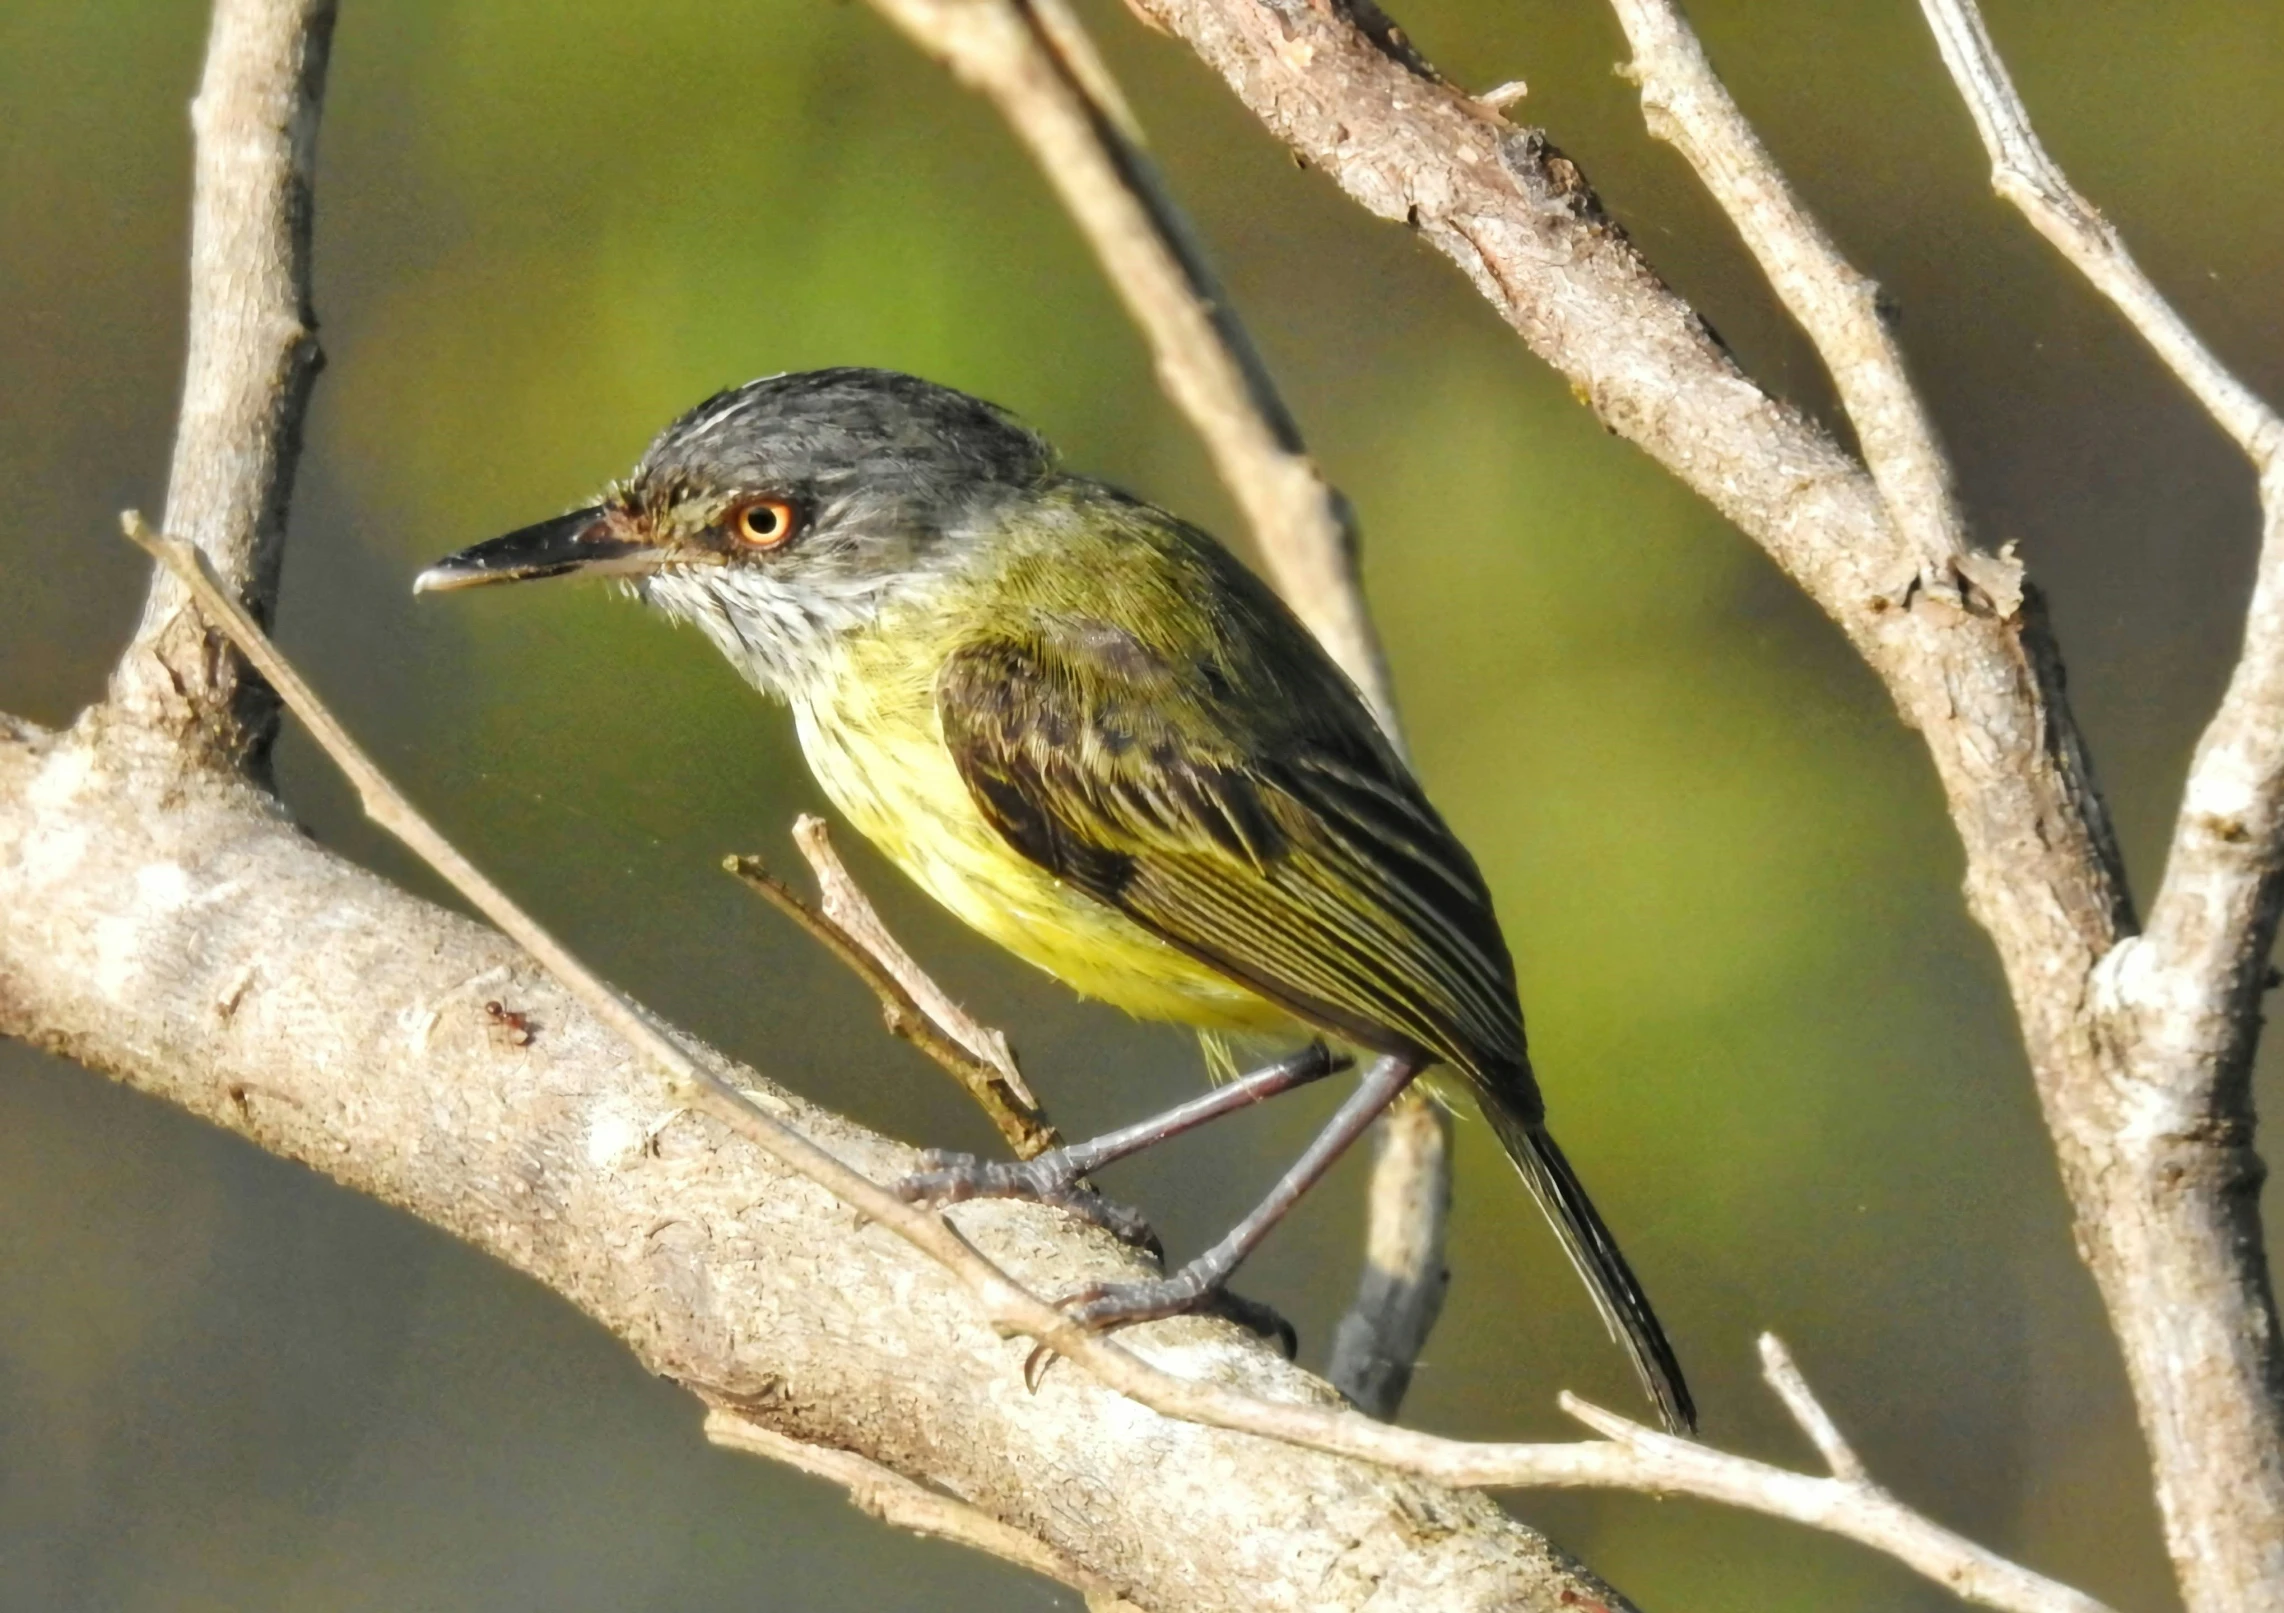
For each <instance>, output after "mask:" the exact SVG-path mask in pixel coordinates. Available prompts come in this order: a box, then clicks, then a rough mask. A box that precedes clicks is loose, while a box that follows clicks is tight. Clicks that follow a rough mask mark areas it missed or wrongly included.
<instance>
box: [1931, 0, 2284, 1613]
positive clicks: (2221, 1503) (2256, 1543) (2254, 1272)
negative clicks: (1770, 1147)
mask: <svg viewBox="0 0 2284 1613" xmlns="http://www.w3.org/2000/svg"><path fill="white" fill-rule="evenodd" d="M1922 5H1923V9H1924V10H1925V11H1926V13H1927V19H1928V23H1929V25H1930V27H1931V28H1932V29H1933V30H1934V33H1935V38H1936V42H1937V44H1938V45H1939V46H1940V47H1941V50H1942V53H1943V61H1944V64H1945V65H1946V66H1947V67H1948V68H1949V69H1950V70H1951V76H1952V79H1953V80H1954V82H1956V83H1957V85H1958V87H1959V93H1960V94H1961V96H1963V97H1964V98H1965V100H1966V103H1967V107H1968V110H1969V111H1970V112H1971V113H1972V114H1973V116H1974V120H1975V127H1976V128H1977V130H1979V131H1980V132H1981V134H1982V138H1983V144H1984V146H1985V148H1986V149H1987V150H1988V152H1989V154H1990V159H1991V180H1992V187H1993V188H1994V189H1995V190H1996V191H1997V192H1998V193H1999V195H2001V196H2002V197H2004V198H2005V199H2007V200H2008V201H2010V202H2012V203H2014V205H2015V206H2016V207H2018V208H2020V209H2021V210H2022V212H2023V214H2024V215H2025V216H2026V217H2027V218H2028V219H2029V220H2030V222H2031V224H2032V225H2033V226H2034V227H2035V228H2036V229H2037V230H2038V232H2039V233H2040V234H2041V235H2043V236H2045V237H2046V239H2047V240H2048V241H2050V242H2052V243H2053V244H2054V246H2055V248H2056V249H2057V250H2058V251H2059V252H2060V253H2061V254H2062V256H2063V257H2064V258H2065V259H2066V260H2067V261H2068V262H2069V263H2070V264H2071V265H2072V266H2073V267H2074V268H2076V269H2077V270H2078V271H2079V272H2080V273H2081V274H2083V275H2084V276H2085V277H2086V279H2087V280H2088V281H2089V282H2091V283H2092V285H2093V286H2094V288H2095V289H2096V290H2098V291H2099V292H2101V293H2102V295H2104V296H2105V297H2107V298H2109V300H2110V301H2111V302H2112V303H2113V304H2115V305H2116V307H2117V309H2118V311H2119V312H2120V313H2122V314H2124V316H2125V318H2126V320H2127V322H2128V323H2129V324H2130V325H2131V326H2132V327H2133V328H2134V330H2135V331H2136V332H2138V333H2139V334H2140V335H2141V337H2142V338H2143V339H2144V340H2145V341H2147V342H2148V343H2149V345H2150V347H2151V348H2152V349H2153V350H2154V351H2155V352H2156V353H2157V355H2158V357H2159V358H2160V359H2162V360H2163V361H2164V362H2165V364H2166V366H2167V367H2168V368H2170V369H2171V370H2172V371H2173V373H2174V375H2175V376H2177V377H2178V378H2179V379H2180V381H2181V383H2182V384H2183V385H2184V386H2186V387H2187V388H2188V389H2189V391H2190V393H2191V394H2192V395H2193V396H2194V397H2195V398H2196V399H2197V401H2198V402H2199V403H2200V404H2202V405H2203V406H2204V408H2205V410H2206V412H2207V413H2208V414H2210V415H2211V416H2212V418H2213V420H2214V421H2215V422H2216V423H2217V424H2218V425H2219V426H2220V428H2221V429H2222V430H2223V431H2225V432H2226V433H2227V434H2228V435H2229V437H2230V438H2231V439H2232V440H2233V441H2234V442H2235V443H2236V445H2237V446H2238V447H2239V448H2241V449H2242V450H2243V451H2244V453H2245V455H2246V457H2247V458H2249V459H2250V460H2251V461H2252V465H2253V469H2254V472H2255V474H2256V475H2257V477H2258V480H2259V491H2260V509H2261V537H2260V558H2259V563H2258V568H2257V570H2256V572H2255V574H2254V578H2253V587H2252V601H2251V606H2250V609H2249V611H2248V613H2247V616H2246V619H2245V630H2244V644H2243V648H2242V650H2241V652H2240V653H2239V656H2238V659H2237V664H2236V667H2235V670H2234V671H2233V672H2232V673H2231V675H2230V678H2229V685H2228V689H2227V692H2226V693H2225V694H2224V695H2223V696H2222V697H2221V703H2220V707H2219V709H2218V710H2217V711H2216V712H2215V713H2214V715H2213V719H2212V722H2211V723H2210V724H2209V725H2208V726H2207V727H2206V729H2205V732H2204V735H2203V737H2202V738H2201V739H2200V741H2199V742H2198V745H2197V751H2196V755H2195V757H2194V759H2193V760H2192V761H2191V762H2190V765H2189V777H2188V782H2187V787H2186V788H2185V790H2184V791H2183V793H2182V801H2181V811H2180V816H2179V818H2178V819H2177V821H2176V822H2175V824H2174V829H2173V842H2172V846H2171V849H2170V851H2169V853H2168V856H2167V859H2166V864H2165V880H2164V884H2163V886H2162V887H2161V888H2160V889H2159V891H2158V894H2157V900H2156V902H2155V903H2154V904H2153V905H2152V906H2151V908H2150V914H2149V928H2148V931H2147V933H2146V934H2144V935H2143V936H2141V937H2139V938H2129V939H2127V940H2125V941H2124V942H2122V943H2121V944H2120V945H2119V946H2118V948H2117V949H2116V950H2115V951H2114V952H2113V953H2112V954H2111V955H2110V956H2109V958H2108V959H2106V960H2105V961H2104V963H2103V966H2102V968H2101V971H2100V973H2099V974H2098V975H2097V977H2096V979H2095V982H2094V992H2093V998H2094V1006H2095V1010H2096V1012H2097V1013H2098V1014H2099V1015H2100V1016H2101V1018H2102V1022H2103V1024H2102V1035H2103V1036H2104V1038H2105V1039H2106V1040H2107V1041H2109V1042H2110V1043H2111V1045H2113V1046H2115V1047H2116V1048H2118V1049H2119V1051H2120V1063H2121V1066H2122V1068H2121V1069H2120V1070H2119V1072H2118V1080H2117V1085H2116V1090H2115V1094H2114V1097H2112V1098H2111V1100H2110V1105H2109V1113H2108V1115H2107V1116H2106V1118H2107V1120H2108V1121H2109V1123H2110V1124H2111V1125H2112V1126H2114V1127H2115V1128H2116V1129H2117V1131H2118V1132H2119V1134H2120V1135H2121V1138H2122V1140H2123V1141H2124V1144H2125V1146H2126V1147H2127V1148H2129V1149H2130V1150H2131V1151H2132V1152H2133V1153H2134V1154H2135V1155H2136V1156H2137V1160H2138V1163H2139V1166H2140V1172H2141V1175H2142V1176H2143V1178H2144V1180H2146V1181H2147V1183H2148V1184H2149V1192H2148V1194H2147V1199H2146V1202H2147V1203H2148V1204H2149V1205H2150V1207H2151V1208H2150V1211H2149V1213H2146V1214H2141V1215H2135V1216H2130V1217H2128V1216H2120V1217H2116V1218H2114V1219H2113V1220H2112V1221H2111V1222H2110V1223H2109V1224H2108V1225H2107V1226H2106V1227H2105V1229H2104V1231H2105V1235H2106V1236H2107V1237H2109V1238H2110V1239H2112V1240H2114V1241H2116V1242H2118V1243H2119V1244H2121V1245H2124V1246H2125V1249H2126V1258H2124V1259H2122V1260H2121V1261H2120V1262H2119V1264H2118V1267H2117V1270H2116V1274H2115V1277H2114V1278H2113V1279H2112V1280H2111V1281H2108V1282H2105V1288H2116V1287H2120V1286H2123V1287H2129V1288H2130V1289H2131V1290H2132V1294H2133V1300H2134V1303H2132V1304H2131V1305H2122V1304H2121V1303H2120V1300H2119V1298H2118V1297H2117V1295H2116V1294H2115V1293H2113V1294H2112V1295H2111V1309H2112V1313H2113V1315H2115V1316H2116V1317H2117V1318H2118V1333H2119V1338H2120V1341H2121V1342H2122V1344H2123V1345H2124V1348H2125V1356H2126V1367H2127V1370H2128V1372H2129V1373H2130V1374H2131V1375H2132V1378H2133V1381H2134V1392H2135V1399H2136V1401H2137V1403H2138V1405H2139V1407H2140V1410H2141V1423H2142V1432H2143V1435H2144V1437H2145V1438H2146V1439H2147V1440H2148V1442H2149V1446H2150V1452H2151V1456H2152V1458H2153V1460H2154V1462H2155V1466H2156V1470H2157V1499H2158V1507H2159V1511H2160V1512H2161V1513H2162V1514H2163V1516H2164V1519H2165V1534H2166V1544H2167V1547H2168V1549H2169V1550H2170V1552H2171V1555H2172V1558H2173V1563H2174V1568H2175V1571H2176V1572H2177V1573H2178V1574H2179V1576H2180V1580H2181V1586H2182V1592H2183V1596H2184V1599H2185V1600H2186V1601H2187V1602H2188V1604H2189V1605H2190V1606H2191V1607H2195V1608H2199V1609H2216V1610H2217V1609H2231V1608H2235V1609H2245V1610H2247V1613H2249V1610H2251V1609H2254V1608H2265V1607H2273V1606H2274V1605H2276V1603H2277V1601H2278V1600H2279V1599H2280V1598H2284V1348H2280V1346H2279V1341H2278V1329H2277V1316H2276V1302H2275V1296H2274V1292H2273V1289H2272V1287H2271V1284H2270V1279H2269V1274H2268V1269H2267V1261H2266V1259H2265V1256H2264V1253H2263V1250H2262V1229H2261V1224H2260V1218H2259V1215H2258V1213H2257V1210H2256V1204H2255V1200H2254V1196H2253V1190H2254V1189H2255V1188H2256V1186H2257V1184H2258V1182H2259V1180H2260V1177H2261V1167H2260V1163H2259V1161H2258V1159H2257V1158H2255V1157H2254V1156H2253V1154H2252V1151H2251V1146H2250V1142H2251V1135H2252V1104H2251V1095H2250V1090H2249V1080H2250V1071H2251V1064H2252V1055H2253V1051H2254V1049H2255V1047H2256V1046H2257V1045H2258V1041H2259V1036H2260V1029H2261V995H2262V993H2263V991H2264V990H2265V989H2266V983H2267V979H2268V968H2269V955H2270V953H2271V952H2272V951H2273V950H2274V947H2275V944H2276V925H2277V914H2278V910H2279V907H2280V906H2284V420H2280V419H2279V418H2278V416H2277V414H2276V412H2275V411H2274V410H2273V409H2271V408H2270V407H2269V406H2268V405H2267V404H2265V403H2263V402H2262V401H2261V400H2260V398H2259V397H2258V396H2256V395H2255V394H2254V393H2253V392H2252V390H2251V389H2250V388H2248V387H2246V386H2245V385H2244V384H2243V383H2242V382H2241V381H2239V380H2238V379H2237V378H2236V377H2235V376H2234V375H2232V374H2231V373H2230V372H2229V371H2228V369H2227V368H2226V366H2224V365H2223V364H2222V363H2221V361H2220V359H2219V358H2218V357H2217V356H2215V355H2214V353H2213V352H2212V350H2211V349H2209V348H2208V347H2206V346H2205V344H2204V343H2203V342H2202V341H2200V340H2199V339H2198V338H2197V336H2196V334H2195V333H2194V332H2193V331H2191V330H2190V328H2189V326H2188V323H2187V321H2185V320H2183V319H2182V318H2181V316H2180V314H2179V313H2178V312H2177V311H2176V310H2175V309H2174V308H2173V306H2172V304H2170V303H2169V302H2168V301H2166V299H2165V297H2164V295H2163V294H2162V293H2160V292H2159V291H2158V289H2157V287H2156V286H2155V285H2154V284H2153V283H2152V282H2151V281H2150V279H2149V277H2148V276H2147V275H2146V274H2144V273H2143V272H2142V269H2141V266H2140V265H2139V264H2137V263H2136V262H2135V261H2134V259H2133V255H2132V254H2131V253H2130V252H2129V251H2127V250H2126V245H2125V242H2124V240H2123V238H2122V237H2121V236H2120V235H2119V234H2118V232H2117V230H2116V228H2115V227H2114V226H2113V225H2111V224H2110V222H2109V221H2108V220H2107V219H2105V218H2103V217H2102V216H2101V214H2100V213H2099V212H2097V211H2096V210H2095V209H2094V207H2093V206H2092V205H2091V204H2090V203H2089V202H2087V201H2086V199H2085V198H2084V197H2083V196H2081V195H2079V194H2078V192H2077V191H2076V190H2075V189H2074V188H2073V187H2072V186H2071V184H2070V181H2069V179H2068V177H2067V176H2065V175H2064V174H2063V172H2062V170H2061V168H2060V167H2059V166H2058V165H2057V164H2056V163H2055V162H2054V160H2053V158H2051V157H2050V156H2048V155H2047V152H2046V149H2045V147H2044V146H2043V145H2042V144H2041V143H2040V141H2039V139H2038V135H2037V132H2036V131H2035V130H2034V129H2033V128H2032V127H2031V124H2030V116H2029V113H2028V111H2027V110H2026V109H2025V108H2024V106H2023V104H2022V99H2021V97H2020V96H2019V95H2018V94H2017V93H2016V91H2015V88H2014V84H2013V81H2012V80H2011V79H2010V78H2009V77H2008V74H2007V71H2006V66H2005V64H2004V63H2003V62H2002V61H2001V60H2000V59H1999V55H1998V51H1997V48H1996V47H1995V46H1994V45H1993V44H1992V42H1991V37H1990V34H1989V32H1988V31H1987V30H1986V29H1985V27H1984V26H1983V19H1982V15H1981V12H1980V11H1979V10H1978V9H1977V8H1976V6H1975V5H1974V3H1973V0H1922ZM2184 1183H2193V1184H2196V1185H2197V1187H2199V1188H2200V1189H2202V1190H2204V1191H2208V1192H2210V1193H2212V1194H2213V1195H2214V1196H2215V1197H2216V1198H2217V1199H2218V1201H2219V1205H2220V1213H2218V1214H2216V1215H2213V1216H2211V1217H2209V1218H2207V1219H2205V1220H2204V1221H2202V1222H2201V1223H2189V1224H2183V1223H2182V1221H2181V1219H2180V1217H2179V1216H2178V1215H2177V1214H2176V1213H2173V1212H2172V1209H2171V1206H2172V1205H2173V1204H2174V1203H2176V1202H2178V1200H2179V1199H2180V1197H2181V1186H2182V1184H2184Z"/></svg>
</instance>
